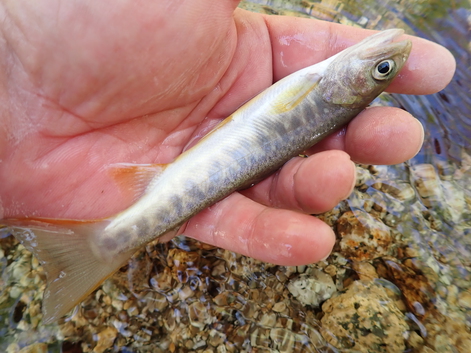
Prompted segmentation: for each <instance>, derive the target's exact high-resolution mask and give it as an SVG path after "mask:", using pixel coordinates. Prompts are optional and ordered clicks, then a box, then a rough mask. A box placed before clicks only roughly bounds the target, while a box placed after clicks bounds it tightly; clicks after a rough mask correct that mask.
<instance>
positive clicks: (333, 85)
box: [0, 29, 412, 324]
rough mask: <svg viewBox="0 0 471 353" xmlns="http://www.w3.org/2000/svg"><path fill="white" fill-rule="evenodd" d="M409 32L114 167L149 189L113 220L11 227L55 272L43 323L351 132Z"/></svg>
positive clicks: (277, 86) (371, 40)
mask: <svg viewBox="0 0 471 353" xmlns="http://www.w3.org/2000/svg"><path fill="white" fill-rule="evenodd" d="M402 35H403V30H400V29H390V30H386V31H383V32H379V33H377V34H374V35H372V36H370V37H367V38H366V39H364V40H363V41H361V42H359V43H358V44H355V45H353V46H351V47H349V48H347V49H345V50H343V51H341V52H339V53H338V54H336V55H334V56H332V57H330V58H328V59H326V60H324V61H322V62H320V63H317V64H315V65H312V66H309V67H306V68H304V69H301V70H299V71H296V72H294V73H293V74H291V75H289V76H286V77H285V78H283V79H281V80H279V81H278V82H276V83H274V84H273V85H272V86H270V87H269V88H267V89H266V90H265V91H263V92H261V93H260V94H259V95H257V96H256V97H254V98H253V99H251V100H250V101H248V102H247V103H245V104H244V105H242V106H241V107H240V108H239V109H237V110H236V111H235V112H234V113H233V114H231V115H230V116H229V117H227V118H226V119H224V120H223V121H222V122H221V123H220V124H219V125H217V126H216V127H215V128H214V129H213V130H211V131H210V132H209V133H208V134H207V135H205V136H204V137H203V138H202V139H201V140H199V141H198V142H197V143H196V144H195V145H194V146H192V147H191V148H189V149H188V150H186V151H184V152H183V153H181V154H180V155H179V156H178V157H177V158H176V159H175V160H174V161H173V162H171V163H169V164H166V165H158V164H145V165H135V164H124V163H118V164H114V165H111V166H109V170H110V173H111V174H112V175H113V176H114V177H115V178H116V179H117V180H125V181H126V183H127V184H128V185H130V186H131V187H133V188H134V189H136V190H140V191H141V196H140V198H138V199H137V200H136V201H135V202H134V203H133V204H132V205H131V206H130V207H129V208H127V209H125V210H124V211H122V212H120V213H118V214H116V215H114V216H112V217H109V218H105V219H93V220H72V219H53V218H24V219H14V218H10V219H3V220H0V223H2V224H4V225H6V226H7V227H8V228H9V230H10V232H11V233H12V234H13V235H14V236H15V237H16V238H17V239H18V240H19V241H20V242H21V243H22V244H23V245H24V246H25V248H26V249H28V250H29V251H31V252H32V253H33V254H34V255H35V256H36V257H37V258H38V260H39V262H40V264H41V265H42V266H43V268H44V271H45V273H46V277H47V280H46V289H45V291H44V295H43V304H42V312H43V319H42V321H43V323H44V324H48V323H51V322H54V321H57V320H58V319H60V318H61V317H62V316H64V315H66V314H67V313H68V312H69V311H70V310H71V309H73V308H74V306H76V305H77V304H79V303H80V302H81V301H82V300H83V299H85V298H86V297H87V296H88V295H89V294H90V293H91V292H93V290H95V289H96V288H97V287H98V286H99V285H100V284H101V283H102V282H103V281H104V280H105V279H106V278H108V277H109V276H111V275H112V274H113V273H114V272H116V271H117V270H118V269H119V268H120V267H121V266H122V265H124V264H125V263H126V262H127V261H128V260H129V258H131V257H132V256H133V254H134V253H135V252H136V251H137V250H139V249H140V248H142V247H143V246H144V245H145V244H147V243H148V242H150V241H152V240H155V239H159V241H167V240H169V239H170V238H171V237H172V236H174V235H175V234H176V230H178V229H179V227H180V226H181V225H182V224H184V223H185V222H186V221H187V220H188V219H189V218H191V217H192V216H194V215H196V214H197V213H199V212H200V211H202V210H204V209H205V208H207V207H209V206H211V205H213V204H214V203H216V202H218V201H220V200H221V199H223V198H224V197H226V196H228V195H229V194H231V193H232V192H234V191H236V190H240V189H243V188H246V187H248V186H251V185H252V184H253V183H256V182H257V181H260V180H262V179H263V178H265V177H267V176H268V175H270V174H271V173H273V172H274V171H276V170H277V169H279V168H280V167H282V166H283V164H285V163H286V162H287V161H288V160H290V159H291V158H293V157H295V156H297V155H299V154H301V153H303V151H305V150H307V149H308V148H310V147H312V146H313V145H314V144H316V143H317V142H319V141H320V140H322V139H323V138H324V137H326V136H328V135H329V134H331V133H332V132H334V131H336V130H338V129H340V128H341V127H342V126H344V125H345V124H347V123H348V122H349V121H350V120H352V119H353V118H354V117H355V116H356V115H358V114H359V113H360V112H361V111H362V110H363V109H365V108H366V107H367V106H368V104H370V103H371V101H372V100H373V99H374V98H376V97H377V96H378V95H379V94H380V93H381V92H383V91H384V90H385V89H386V88H387V87H388V85H389V84H390V83H391V81H392V80H393V79H394V78H395V77H396V76H397V74H398V72H399V71H400V70H401V68H402V67H403V66H404V64H405V62H406V60H407V58H408V56H409V54H410V51H411V47H412V43H411V41H410V40H398V38H399V37H400V36H402Z"/></svg>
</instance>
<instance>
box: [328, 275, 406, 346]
mask: <svg viewBox="0 0 471 353" xmlns="http://www.w3.org/2000/svg"><path fill="white" fill-rule="evenodd" d="M322 309H323V311H324V313H325V314H324V317H323V318H322V319H321V322H322V329H321V332H322V335H323V336H324V338H325V339H326V340H327V341H328V342H329V343H331V344H332V345H333V346H335V347H336V348H338V349H344V348H351V349H353V350H354V351H359V352H371V353H373V352H378V353H380V352H385V353H386V352H387V353H390V352H403V351H404V349H405V347H406V346H405V340H404V337H405V333H406V332H408V330H409V325H408V324H407V322H406V320H405V316H404V314H403V313H402V312H401V311H400V310H399V309H398V308H397V307H396V306H395V305H394V303H393V302H392V301H391V300H390V298H389V297H388V295H387V294H386V292H385V291H384V289H383V288H382V287H381V286H378V285H376V284H374V283H373V282H369V283H362V282H360V281H357V282H354V283H353V284H352V285H351V286H350V287H349V288H347V290H346V292H345V293H343V294H339V295H337V296H335V297H333V298H331V299H328V300H327V301H326V302H325V303H324V304H323V305H322Z"/></svg>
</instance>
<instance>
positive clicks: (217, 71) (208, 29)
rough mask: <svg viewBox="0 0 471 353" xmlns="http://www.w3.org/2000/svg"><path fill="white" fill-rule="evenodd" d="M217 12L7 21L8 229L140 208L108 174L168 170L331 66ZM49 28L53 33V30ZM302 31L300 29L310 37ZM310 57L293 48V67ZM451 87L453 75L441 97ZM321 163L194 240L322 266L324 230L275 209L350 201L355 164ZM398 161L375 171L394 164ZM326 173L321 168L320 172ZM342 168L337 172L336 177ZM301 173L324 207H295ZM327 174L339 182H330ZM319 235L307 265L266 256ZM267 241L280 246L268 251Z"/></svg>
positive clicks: (219, 209)
mask: <svg viewBox="0 0 471 353" xmlns="http://www.w3.org/2000/svg"><path fill="white" fill-rule="evenodd" d="M196 3H197V4H196ZM208 3H210V4H211V8H212V9H211V14H209V13H208V12H207V11H206V8H207V7H208V6H209V5H206V6H204V5H205V4H203V2H191V5H190V3H188V4H185V3H184V2H182V3H181V4H180V5H181V6H180V7H178V6H177V7H178V8H177V9H174V10H171V9H170V10H169V9H165V11H167V12H165V11H164V9H163V5H161V2H158V3H157V4H155V5H154V4H146V5H145V7H144V6H143V5H139V6H140V7H137V6H136V5H134V4H133V2H132V1H129V3H128V4H123V3H122V2H120V4H121V5H119V6H121V7H118V5H116V4H115V3H114V2H113V9H112V10H111V11H108V10H107V11H105V12H100V11H99V9H93V10H92V11H85V10H84V8H81V7H80V5H79V4H75V3H73V2H69V3H67V4H66V5H65V6H63V4H62V5H61V6H62V7H60V6H59V1H57V2H56V1H53V0H50V1H49V2H43V3H41V5H37V8H35V9H33V8H30V13H26V12H23V13H14V12H11V13H10V14H9V15H10V17H7V18H9V19H10V20H11V23H12V24H14V26H12V28H13V29H12V30H11V31H10V32H8V31H6V32H4V33H6V34H5V37H6V43H9V45H5V46H3V47H2V51H3V52H4V54H6V55H3V57H4V58H5V57H7V58H9V61H6V62H4V63H3V66H2V69H3V72H2V73H3V76H4V77H6V75H5V73H8V74H9V76H8V79H9V81H7V82H8V84H5V85H4V86H3V87H2V88H3V92H2V104H3V106H5V107H8V109H6V110H4V115H3V116H2V119H3V120H4V122H5V124H4V126H5V129H4V130H0V134H3V136H0V137H1V139H0V141H4V144H3V145H0V160H1V163H0V185H2V187H1V189H0V201H1V203H0V206H3V213H4V214H3V217H5V218H7V217H26V216H32V215H35V216H42V217H56V218H78V219H87V218H99V217H107V216H110V215H112V214H114V213H116V212H119V211H121V210H122V209H124V208H125V207H127V206H128V205H129V203H130V202H132V195H131V194H130V193H129V194H128V193H122V192H119V191H118V189H117V187H116V185H114V184H113V183H112V182H111V179H110V176H109V174H108V173H107V170H106V168H105V167H106V166H107V165H109V164H112V163H122V162H128V163H169V162H171V161H172V160H173V159H174V158H175V157H176V156H177V155H178V154H180V153H181V152H182V150H183V149H184V148H185V146H186V145H187V144H188V143H191V142H192V141H194V140H195V139H197V138H198V137H199V136H201V135H202V134H204V133H205V132H207V130H208V129H209V128H210V127H211V126H212V125H213V123H214V122H217V121H219V120H220V119H222V118H224V117H225V116H227V115H228V114H230V113H231V112H232V111H234V110H235V109H236V108H237V107H238V106H239V105H240V104H241V103H243V102H244V101H246V100H247V99H249V98H250V97H252V96H253V95H255V94H256V93H257V92H259V91H260V90H262V89H263V88H264V87H266V86H268V85H269V84H271V83H272V82H273V73H274V74H275V78H278V77H280V76H283V75H286V74H287V73H288V72H290V71H292V70H293V69H294V68H295V66H296V65H300V66H305V65H307V64H312V63H314V62H315V61H318V60H320V59H322V57H323V56H328V55H329V54H331V53H329V52H321V53H318V52H316V54H317V55H318V56H319V57H317V58H316V57H311V58H308V59H306V57H305V56H300V57H301V58H302V59H300V60H298V61H297V62H293V63H288V64H287V65H284V66H283V65H279V63H278V61H277V60H276V57H277V55H279V54H280V52H281V51H280V50H279V48H278V49H277V48H276V45H277V44H276V41H275V39H276V38H275V35H276V29H275V30H274V29H273V28H275V25H276V23H277V21H278V22H279V21H280V20H278V19H276V20H275V19H273V20H269V21H272V25H273V28H271V29H270V30H271V32H269V31H268V30H267V24H266V23H265V22H264V21H263V19H262V17H260V16H259V15H253V14H249V13H246V12H242V11H240V12H236V14H235V15H233V13H232V10H233V9H232V8H231V6H235V5H236V2H234V3H233V4H232V5H231V4H227V3H225V4H216V3H214V2H209V1H208ZM100 4H103V2H102V3H100ZM96 6H99V5H96ZM216 6H217V7H219V8H215V7H216ZM7 8H8V6H7ZM25 8H26V7H25ZM49 11H51V13H49ZM36 12H39V13H40V16H38V15H37V13H36ZM215 13H217V14H219V16H215ZM33 14H36V16H33ZM94 14H97V15H94ZM98 14H99V15H98ZM52 17H54V18H55V21H51V22H45V21H44V19H48V18H49V19H50V18H52ZM289 21H294V20H286V23H288V22H289ZM189 23H190V24H193V25H188V24H189ZM280 23H281V22H280ZM292 24H293V28H294V29H293V30H295V29H296V28H298V27H296V26H304V24H302V23H301V24H299V23H297V24H295V22H292ZM324 26H327V25H324ZM269 27H270V26H269ZM269 27H268V28H269ZM278 27H279V28H281V27H282V26H278ZM38 28H41V29H42V30H39V31H38V30H37V29H38ZM278 30H279V31H281V30H282V29H278ZM19 33H21V36H22V37H21V38H20V40H18V37H17V36H18V34H19ZM345 43H348V40H345ZM343 44H344V43H340V44H339V45H343ZM308 51H309V49H308V48H304V49H303V48H296V45H293V48H290V49H286V54H287V56H286V57H285V59H286V58H289V57H290V55H291V57H292V56H293V55H295V54H305V52H308ZM311 56H312V55H311ZM273 58H275V60H274V61H272V59H273ZM306 60H307V61H306ZM277 63H278V64H277ZM299 63H300V64H299ZM448 76H449V75H448ZM447 79H448V77H447V76H446V74H444V75H443V79H442V81H441V82H442V83H435V87H437V86H439V85H440V84H441V85H443V82H445V81H446V80H447ZM12 87H13V88H12ZM432 89H433V88H432ZM416 90H417V91H419V90H420V88H416ZM6 112H8V113H6ZM403 115H405V114H403ZM360 125H361V124H360ZM360 128H361V126H359V127H358V129H360ZM404 130H408V131H409V132H408V133H409V136H410V140H411V141H412V140H415V141H416V144H417V140H418V137H417V136H418V130H417V128H415V130H414V129H412V130H411V128H410V127H408V126H406V123H404ZM401 133H402V132H401ZM405 138H407V136H406V137H405ZM332 143H333V144H334V142H332ZM341 147H343V148H345V149H346V150H347V152H349V153H350V154H351V155H353V156H354V158H355V154H356V156H360V157H357V159H358V158H359V159H361V156H362V152H358V151H356V150H349V148H348V145H345V144H344V142H342V143H341ZM360 147H361V146H360ZM369 148H370V149H374V148H375V146H369ZM357 149H361V148H357ZM414 149H416V147H414V145H413V144H412V147H411V148H410V149H408V150H405V151H404V153H403V154H402V155H401V156H399V157H397V156H396V157H394V158H399V159H405V158H408V157H409V156H410V155H411V154H412V153H414V152H415V151H414ZM380 153H381V151H378V152H377V155H379V154H380ZM320 155H321V157H316V158H317V162H316V163H315V164H316V166H315V167H314V165H313V163H312V162H311V166H310V167H309V164H306V163H308V162H299V161H298V162H292V163H291V164H290V165H289V166H288V167H286V168H284V169H283V171H282V172H281V173H280V174H279V175H281V177H279V178H272V179H271V180H269V181H267V182H265V183H262V185H260V186H258V187H257V188H254V189H253V190H251V191H249V192H247V193H246V196H250V197H251V198H252V199H254V200H256V201H257V202H254V201H252V200H250V199H248V198H247V197H245V196H242V195H240V194H234V195H231V196H230V197H229V198H227V199H226V200H224V201H223V202H221V203H219V204H218V205H217V206H215V207H214V208H212V209H210V210H207V211H204V212H203V213H201V214H200V215H198V216H196V217H195V218H194V219H193V220H192V221H190V223H189V225H188V226H187V228H186V231H185V232H186V233H188V234H190V235H193V236H196V237H199V238H200V239H203V240H205V241H209V242H212V243H215V244H219V245H221V246H229V245H230V244H231V243H234V239H239V240H242V241H241V242H240V244H239V245H232V248H233V249H234V250H236V251H240V252H243V253H245V254H249V255H253V256H256V257H259V258H263V259H265V260H269V261H273V262H279V263H302V262H306V261H308V260H309V261H311V260H316V259H318V258H320V257H322V256H324V255H325V254H326V252H327V251H328V250H329V247H330V246H331V243H332V238H331V237H330V238H329V234H328V233H329V232H330V230H329V229H327V227H325V226H324V225H322V224H321V222H319V221H318V220H316V219H315V218H312V217H308V216H305V215H304V214H300V213H294V212H292V211H283V210H279V209H272V208H269V207H267V206H276V207H280V208H287V209H296V210H301V211H304V212H315V211H317V212H319V211H324V210H326V209H328V208H330V207H332V206H333V205H335V203H336V202H338V201H339V200H340V199H341V198H342V197H344V196H346V194H348V190H349V189H350V186H351V184H352V181H353V173H352V167H351V165H349V164H347V160H348V158H347V157H346V155H342V154H340V153H336V154H335V153H333V154H330V155H328V158H326V156H325V155H324V156H322V154H320ZM322 158H324V159H322ZM381 158H383V161H382V160H381ZM394 158H393V157H388V156H383V157H376V156H373V157H371V158H370V159H372V160H371V162H376V163H378V161H379V162H383V163H394V162H395V160H394ZM319 161H321V162H322V161H324V162H323V163H324V164H321V165H320V166H319ZM329 161H330V162H329ZM302 163H304V167H303V164H302ZM329 163H330V164H329ZM322 165H324V167H322ZM333 165H338V167H335V168H336V170H333V169H335V168H333V167H332V166H333ZM303 168H304V170H305V171H304V173H306V175H310V174H312V172H311V169H316V172H317V174H318V175H319V177H318V179H316V178H314V179H313V181H312V183H317V182H319V180H320V181H322V182H323V184H320V186H318V189H319V190H320V189H326V190H328V191H327V192H326V195H320V196H319V195H308V196H305V195H304V196H302V195H301V196H299V195H297V193H296V180H295V175H296V174H298V175H299V174H302V171H303ZM323 171H325V172H327V171H330V173H332V174H333V176H329V177H328V178H327V177H326V176H325V173H324V174H323ZM336 173H337V174H336ZM327 179H330V180H331V181H330V183H331V184H333V185H334V186H335V188H334V187H329V181H326V180H327ZM280 180H281V181H280ZM332 180H333V181H332ZM334 182H335V183H334ZM337 184H339V185H345V186H344V187H338V185H337ZM275 187H277V188H276V189H275ZM293 191H294V192H293ZM298 194H299V192H298ZM293 195H294V196H293ZM322 196H326V199H327V201H325V198H323V197H322ZM1 211H2V209H1V207H0V217H1V216H2V215H1ZM241 224H242V225H243V226H240V225H241ZM274 226H275V227H278V230H275V231H274V230H273V228H274ZM280 227H281V228H280ZM312 227H314V228H316V227H317V229H318V230H317V231H318V233H322V232H323V233H324V237H322V236H320V237H319V242H320V243H323V242H324V243H325V244H324V246H321V247H320V250H319V252H318V253H316V254H305V255H302V254H301V256H300V255H299V254H296V252H297V251H298V252H300V251H302V250H303V249H301V248H300V249H299V250H296V249H295V250H294V251H292V252H291V253H290V254H287V253H285V252H284V251H285V250H283V249H281V250H278V253H277V254H267V253H266V252H267V251H268V252H269V251H270V246H273V247H275V246H277V244H276V243H277V242H278V243H279V239H278V238H277V235H276V234H277V233H276V232H279V234H278V236H279V237H280V239H281V237H282V236H283V237H285V238H284V239H286V241H285V243H286V246H287V247H290V246H291V243H294V242H297V241H298V240H297V239H299V238H302V237H307V236H310V235H309V234H307V233H306V234H304V233H305V232H304V233H303V230H304V229H308V228H312ZM236 228H237V229H236ZM231 232H232V233H231ZM290 232H291V233H292V234H291V233H290ZM309 232H311V233H312V230H310V231H309ZM283 234H284V235H283ZM241 237H242V238H241ZM290 237H291V238H290ZM310 237H311V236H310ZM221 239H222V240H221ZM269 241H274V242H275V243H274V244H272V245H269V246H268V247H267V245H266V244H267V242H269ZM311 241H312V237H311ZM321 245H322V244H321Z"/></svg>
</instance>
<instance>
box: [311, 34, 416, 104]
mask: <svg viewBox="0 0 471 353" xmlns="http://www.w3.org/2000/svg"><path fill="white" fill-rule="evenodd" d="M403 33H404V31H403V30H402V29H390V30H386V31H383V32H379V33H377V34H375V35H372V36H370V37H368V38H366V39H364V40H363V41H361V42H359V43H358V44H356V45H353V46H351V47H349V48H347V49H345V50H344V51H342V52H340V53H339V54H337V55H335V56H334V57H332V58H331V60H332V61H331V63H329V65H328V67H327V68H326V70H325V74H324V75H323V78H322V80H321V82H320V83H319V85H320V86H321V87H320V88H321V91H322V92H323V98H324V100H325V101H327V102H329V103H332V104H338V105H342V106H348V107H351V108H359V107H362V106H365V104H368V103H369V102H371V101H372V100H373V99H374V98H375V97H376V96H378V95H379V94H380V93H381V92H382V91H384V90H385V89H386V88H387V87H388V86H389V84H390V83H391V81H392V80H393V79H394V78H395V77H396V76H397V74H398V73H399V71H400V70H401V69H402V67H403V66H404V64H405V62H406V60H407V58H408V57H409V54H410V51H411V48H412V43H411V41H410V40H402V41H396V40H397V38H398V37H400V36H401V35H402V34H403Z"/></svg>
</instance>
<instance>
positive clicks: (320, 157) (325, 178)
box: [242, 151, 355, 213]
mask: <svg viewBox="0 0 471 353" xmlns="http://www.w3.org/2000/svg"><path fill="white" fill-rule="evenodd" d="M354 185H355V165H354V164H353V163H352V162H351V161H350V157H349V156H348V155H347V154H346V153H344V152H342V151H327V152H322V153H318V154H315V155H312V156H310V157H309V158H293V159H292V160H291V161H289V162H288V163H286V164H285V165H284V166H283V168H281V170H279V171H278V172H277V173H275V174H274V175H272V176H271V177H269V178H267V179H265V180H263V181H262V182H261V183H259V184H257V185H255V186H254V187H252V188H250V189H247V190H245V191H243V192H242V193H243V194H244V195H246V196H248V197H250V198H251V199H254V200H255V201H257V202H260V203H263V204H265V205H269V206H272V207H279V208H287V209H291V210H299V211H302V212H305V213H321V212H325V211H328V210H330V209H331V208H333V207H334V206H335V205H337V204H338V203H339V202H340V201H341V200H343V199H345V198H347V197H348V196H349V195H350V193H351V192H352V190H353V187H354Z"/></svg>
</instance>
